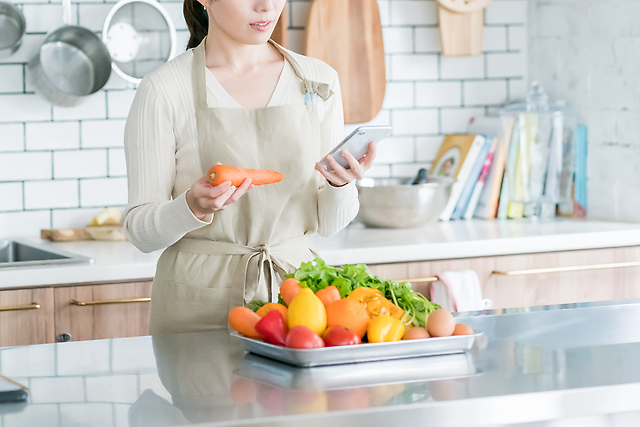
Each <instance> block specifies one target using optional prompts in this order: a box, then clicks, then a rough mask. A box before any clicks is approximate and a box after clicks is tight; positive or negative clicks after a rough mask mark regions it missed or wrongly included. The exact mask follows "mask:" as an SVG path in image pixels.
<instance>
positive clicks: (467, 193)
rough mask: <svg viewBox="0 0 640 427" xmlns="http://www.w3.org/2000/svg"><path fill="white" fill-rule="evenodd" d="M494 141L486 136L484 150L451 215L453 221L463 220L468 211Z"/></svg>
mask: <svg viewBox="0 0 640 427" xmlns="http://www.w3.org/2000/svg"><path fill="white" fill-rule="evenodd" d="M492 141H493V138H492V137H490V136H484V143H483V144H482V148H481V149H480V152H479V153H478V156H477V158H476V161H475V163H474V164H473V167H472V168H471V172H469V176H468V178H467V180H466V182H465V183H464V186H463V187H462V192H461V193H460V198H459V199H458V203H457V204H456V207H455V209H454V210H453V214H451V219H462V218H463V217H464V213H465V212H466V210H467V205H468V204H469V201H470V200H471V195H472V194H473V189H474V188H475V186H476V184H477V183H478V177H480V173H481V172H482V168H483V166H484V162H485V160H486V159H487V154H489V150H490V149H491V142H492Z"/></svg>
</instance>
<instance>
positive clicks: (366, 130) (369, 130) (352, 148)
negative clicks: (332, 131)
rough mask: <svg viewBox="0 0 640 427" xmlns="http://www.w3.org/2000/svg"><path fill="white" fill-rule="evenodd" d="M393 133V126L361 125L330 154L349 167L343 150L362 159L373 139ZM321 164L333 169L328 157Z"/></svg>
mask: <svg viewBox="0 0 640 427" xmlns="http://www.w3.org/2000/svg"><path fill="white" fill-rule="evenodd" d="M390 133H391V126H360V127H359V128H357V129H356V130H354V131H353V132H351V133H350V134H349V135H348V136H347V137H346V138H345V139H344V140H342V142H341V143H340V144H338V145H336V146H335V148H334V149H333V150H331V151H330V152H329V154H328V155H329V156H331V157H333V158H334V159H335V160H336V162H338V164H339V165H340V166H342V167H343V168H345V169H349V163H348V162H347V159H345V158H344V157H343V156H342V152H343V151H345V150H346V151H348V152H350V153H351V154H352V155H353V157H355V158H356V159H360V158H361V157H362V156H364V154H365V153H366V152H367V148H369V143H370V142H371V141H375V143H376V144H377V143H378V142H380V141H382V140H383V139H384V138H386V137H387V136H389V134H390ZM320 164H321V165H322V166H324V168H325V169H326V170H328V171H331V170H333V168H332V167H331V165H330V164H329V162H327V159H326V158H324V157H323V158H322V160H320Z"/></svg>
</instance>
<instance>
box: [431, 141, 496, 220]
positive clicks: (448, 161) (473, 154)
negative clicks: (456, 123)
mask: <svg viewBox="0 0 640 427" xmlns="http://www.w3.org/2000/svg"><path fill="white" fill-rule="evenodd" d="M484 139H485V138H484V137H483V136H482V135H468V134H453V135H447V136H445V139H444V141H443V142H442V145H441V146H440V150H439V151H438V154H437V155H436V159H435V161H434V163H435V165H436V166H435V167H434V168H433V169H432V174H431V176H449V177H452V178H455V182H454V183H453V185H452V186H451V196H450V197H449V200H448V201H447V205H446V207H445V208H444V210H443V211H442V213H441V214H440V220H441V221H449V220H450V219H451V215H452V214H453V211H454V209H455V207H456V205H457V204H458V200H459V199H460V194H461V193H462V190H463V187H464V184H465V183H466V182H467V179H468V178H469V174H470V173H471V169H472V168H473V165H474V164H475V162H476V160H477V158H478V154H480V150H481V149H482V147H483V145H484ZM454 171H455V172H454Z"/></svg>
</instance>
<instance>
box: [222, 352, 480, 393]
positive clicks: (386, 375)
mask: <svg viewBox="0 0 640 427" xmlns="http://www.w3.org/2000/svg"><path fill="white" fill-rule="evenodd" d="M234 373H235V374H236V375H238V376H241V377H243V378H247V379H249V380H254V381H259V382H262V383H266V384H269V385H272V386H276V387H282V388H286V389H293V390H340V389H350V388H359V387H372V386H381V385H388V384H397V383H403V384H404V383H413V382H424V381H433V380H442V379H448V378H462V377H469V376H474V375H479V374H480V371H478V369H477V368H476V366H475V363H474V360H473V356H472V355H471V353H468V352H465V353H456V354H447V355H442V356H439V357H429V356H425V357H414V358H410V359H394V360H383V361H377V362H369V363H358V364H343V365H331V366H318V367H314V368H313V369H300V368H298V367H295V366H291V365H289V364H287V363H282V362H277V361H275V360H272V359H269V358H266V357H262V356H257V355H255V354H251V353H248V354H247V355H245V357H244V360H243V361H242V364H241V365H240V366H239V368H238V369H236V371H234Z"/></svg>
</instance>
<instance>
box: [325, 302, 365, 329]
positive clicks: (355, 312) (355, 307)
mask: <svg viewBox="0 0 640 427" xmlns="http://www.w3.org/2000/svg"><path fill="white" fill-rule="evenodd" d="M329 326H342V327H344V328H347V329H349V330H350V331H351V332H353V333H354V334H356V335H357V336H358V337H359V338H360V339H362V337H363V336H364V334H365V333H366V332H367V326H369V315H368V314H367V310H366V308H365V306H364V304H362V303H361V302H360V301H356V300H353V299H348V298H344V299H340V300H338V301H334V302H332V303H331V304H329V306H328V307H327V327H329Z"/></svg>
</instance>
